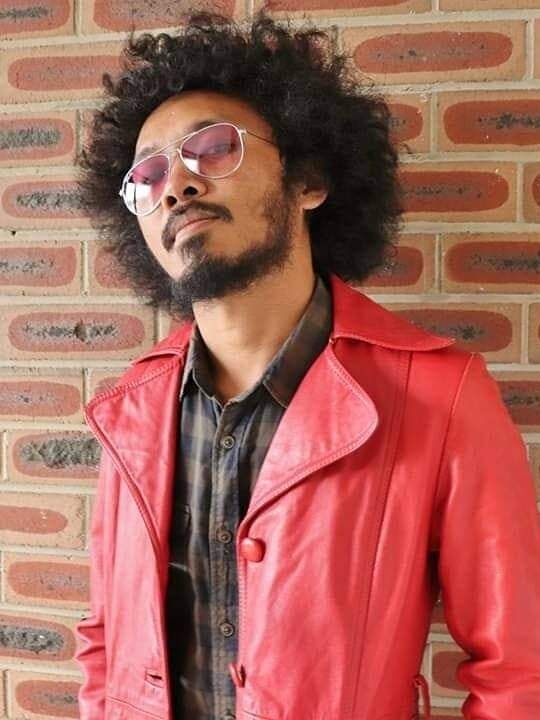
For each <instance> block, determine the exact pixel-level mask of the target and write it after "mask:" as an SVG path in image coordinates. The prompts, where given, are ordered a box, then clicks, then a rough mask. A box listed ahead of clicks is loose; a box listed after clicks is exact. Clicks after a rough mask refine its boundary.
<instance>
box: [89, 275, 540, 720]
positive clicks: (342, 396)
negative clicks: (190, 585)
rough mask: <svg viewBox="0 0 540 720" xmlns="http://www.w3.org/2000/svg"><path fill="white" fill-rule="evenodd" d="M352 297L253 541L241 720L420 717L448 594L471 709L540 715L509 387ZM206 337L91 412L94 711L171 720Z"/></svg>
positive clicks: (341, 303) (285, 430)
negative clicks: (191, 421)
mask: <svg viewBox="0 0 540 720" xmlns="http://www.w3.org/2000/svg"><path fill="white" fill-rule="evenodd" d="M331 285H332V296H333V304H334V326H333V330H332V334H331V338H330V341H329V343H328V345H327V347H326V348H325V350H324V351H323V352H322V353H321V355H320V356H319V357H318V358H317V360H316V361H315V363H314V364H313V365H312V367H311V368H310V370H309V371H308V373H307V374H306V376H305V377H304V379H303V381H302V383H301V384H300V386H299V388H298V390H297V392H296V394H295V395H294V397H293V400H292V402H291V404H290V406H289V407H288V409H287V411H286V413H285V415H284V417H283V419H282V421H281V423H280V425H279V427H278V430H277V432H276V434H275V436H274V438H273V441H272V444H271V446H270V449H269V451H268V454H267V456H266V458H265V461H264V465H263V467H262V469H261V472H260V476H259V477H258V480H257V483H256V487H255V490H254V493H253V496H252V499H251V503H250V506H249V510H248V512H247V515H246V516H245V518H244V519H243V521H242V523H241V524H240V526H239V528H238V531H237V537H236V543H237V545H236V548H237V557H238V573H239V594H240V598H239V615H240V617H239V626H240V627H239V650H238V657H237V658H236V661H235V663H233V664H232V666H231V674H232V676H233V679H234V681H235V683H236V685H237V718H238V720H257V719H258V718H259V719H261V720H410V719H411V718H413V717H416V716H417V715H416V714H417V712H418V696H419V686H420V688H424V690H427V688H426V686H425V684H424V683H423V678H422V676H419V674H418V672H419V667H420V664H421V660H422V655H423V650H424V646H425V643H426V638H427V633H428V629H429V622H430V615H431V611H432V607H433V604H434V601H435V599H436V596H437V593H438V590H439V587H440V588H441V590H442V597H443V605H444V608H445V611H446V618H447V623H448V626H449V629H450V631H451V633H452V635H453V637H454V638H455V640H456V642H458V643H459V644H460V645H461V646H462V647H463V648H464V649H465V651H466V652H467V653H468V655H469V656H470V659H468V660H466V661H464V662H462V663H461V665H460V667H459V670H458V678H459V680H460V681H461V683H463V684H464V685H465V686H466V687H467V688H468V690H469V695H468V697H467V700H466V702H465V703H464V706H463V714H464V716H465V718H467V719H468V720H480V719H481V720H538V718H540V524H539V520H538V513H537V509H536V503H535V495H534V489H533V482H532V478H531V475H530V472H529V469H528V464H527V459H526V454H525V450H524V446H523V443H522V440H521V437H520V435H519V433H518V432H517V430H516V428H515V427H514V425H513V424H512V422H511V420H510V418H509V415H508V413H507V411H506V408H505V407H504V405H503V404H502V402H501V400H500V396H499V392H498V388H497V385H496V383H495V382H494V380H493V379H492V378H491V376H490V375H489V374H488V373H487V371H486V368H485V363H484V361H483V359H482V357H481V356H479V355H476V354H471V353H467V352H464V351H461V350H458V349H456V348H455V347H452V341H451V340H448V339H444V338H441V337H438V336H435V335H431V334H429V333H426V332H424V331H422V330H420V329H417V328H416V327H414V326H413V325H411V324H410V323H408V322H406V321H405V320H403V319H402V318H400V317H399V316H397V315H395V314H394V313H392V312H389V311H388V310H386V309H384V308H383V307H381V306H380V305H378V304H376V303H375V302H373V301H372V300H370V299H369V298H367V297H366V296H365V295H363V294H361V293H359V292H357V291H355V290H352V289H351V288H349V287H348V286H347V285H345V284H344V283H343V282H342V281H340V280H339V279H338V278H337V277H332V279H331ZM189 335H190V327H189V326H184V327H183V328H182V329H180V330H179V331H177V332H176V333H173V334H172V335H171V336H169V337H168V338H167V339H166V340H164V341H163V342H161V343H160V344H159V345H157V346H156V347H155V348H154V350H153V351H151V352H150V353H148V354H147V355H146V356H144V357H142V358H141V359H139V360H138V361H137V362H135V363H134V364H133V365H132V367H131V368H130V369H129V370H128V371H127V373H126V374H125V376H124V377H123V379H122V380H121V381H120V383H119V384H118V386H117V387H115V388H114V389H112V390H110V391H108V392H106V393H104V394H102V395H100V396H99V397H97V398H96V399H94V400H93V401H92V402H91V403H90V405H89V406H88V408H87V420H88V422H89V424H90V426H91V427H92V429H93V431H94V433H95V434H96V436H97V437H98V438H99V440H100V442H101V443H102V445H103V448H104V453H103V459H102V468H101V473H100V480H99V486H98V492H97V496H96V501H95V506H94V510H93V517H92V528H91V553H92V575H91V615H90V616H89V617H88V618H87V619H85V620H83V621H81V622H80V623H79V625H78V628H77V634H78V639H79V648H78V651H77V655H76V657H77V659H78V661H79V663H80V664H81V666H82V668H83V670H84V673H85V676H86V679H85V682H84V683H83V686H82V688H81V691H80V696H79V703H80V712H81V719H82V720H101V719H102V718H106V720H128V719H129V720H132V719H133V720H148V719H149V718H163V719H165V720H171V711H170V679H169V677H168V673H167V658H166V643H165V638H164V618H163V598H164V592H165V588H166V583H167V565H168V531H169V525H170V507H171V489H172V482H173V473H174V464H175V451H176V442H175V438H176V433H177V418H178V391H179V387H180V380H181V376H182V368H183V361H184V357H185V352H186V349H187V344H188V340H189ZM423 700H424V705H427V704H428V694H427V691H426V692H425V693H424V697H423ZM427 714H428V716H429V708H427Z"/></svg>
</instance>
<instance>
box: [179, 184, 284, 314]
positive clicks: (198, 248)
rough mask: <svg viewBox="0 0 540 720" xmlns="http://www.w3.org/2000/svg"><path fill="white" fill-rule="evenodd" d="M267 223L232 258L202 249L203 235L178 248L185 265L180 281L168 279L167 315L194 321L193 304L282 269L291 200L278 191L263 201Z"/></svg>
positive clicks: (266, 196)
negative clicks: (257, 238)
mask: <svg viewBox="0 0 540 720" xmlns="http://www.w3.org/2000/svg"><path fill="white" fill-rule="evenodd" d="M262 214H263V217H264V218H265V219H266V220H267V221H268V226H267V231H266V234H265V237H264V240H263V242H262V243H260V244H258V245H256V246H255V247H251V248H248V249H247V250H244V251H243V252H241V253H240V254H239V255H237V256H236V257H227V256H223V255H222V256H219V255H217V256H213V255H210V254H208V253H207V252H206V251H205V250H204V246H205V239H206V233H204V232H202V233H198V234H195V235H193V236H192V237H190V238H189V239H188V240H187V241H186V242H185V243H184V245H183V246H182V255H183V256H184V258H185V259H186V261H187V260H188V259H189V262H188V263H187V265H186V269H185V271H184V273H183V275H182V277H181V278H178V279H173V278H169V285H170V302H169V312H170V314H171V315H172V316H173V318H175V319H178V320H180V321H181V322H186V321H187V322H192V321H193V320H194V314H193V303H195V302H209V301H212V300H218V299H220V298H224V297H226V296H227V295H230V294H231V293H238V292H242V291H244V290H247V289H248V288H249V287H250V286H251V285H252V284H253V283H255V282H257V280H260V279H262V278H264V277H267V276H268V275H270V274H272V273H276V272H279V271H280V270H283V268H284V267H285V266H286V264H287V261H288V259H289V258H290V255H291V252H292V245H293V243H292V220H293V201H292V198H289V197H287V195H284V194H283V191H282V189H281V188H280V189H279V190H274V191H270V192H268V193H267V194H266V195H265V197H264V201H263V213H262Z"/></svg>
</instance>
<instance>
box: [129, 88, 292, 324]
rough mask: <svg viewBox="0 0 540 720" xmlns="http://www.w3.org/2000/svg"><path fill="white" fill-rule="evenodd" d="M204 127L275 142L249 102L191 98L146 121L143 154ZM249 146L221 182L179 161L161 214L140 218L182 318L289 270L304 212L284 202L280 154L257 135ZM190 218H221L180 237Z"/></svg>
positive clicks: (173, 101) (196, 94) (172, 102)
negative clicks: (197, 304) (231, 127)
mask: <svg viewBox="0 0 540 720" xmlns="http://www.w3.org/2000/svg"><path fill="white" fill-rule="evenodd" d="M202 120H208V121H212V122H219V121H226V122H232V123H234V124H235V125H237V126H238V127H245V128H246V129H248V130H251V131H252V132H254V133H256V134H257V135H260V136H262V137H263V138H267V139H268V140H272V133H271V128H270V126H269V125H268V124H267V123H266V122H265V121H264V120H263V119H262V118H261V117H260V116H259V115H258V114H257V113H256V112H255V111H254V110H253V109H251V108H250V107H249V106H248V105H246V104H245V103H243V102H242V101H240V100H237V99H236V98H233V97H230V96H227V95H222V94H218V93H214V92H208V91H190V92H186V93H182V94H181V95H179V96H176V97H173V98H170V99H168V100H167V101H166V102H164V103H163V104H162V105H160V106H159V107H158V108H157V109H156V110H154V112H153V113H152V114H151V115H150V116H149V117H148V118H147V119H146V121H145V123H144V125H143V127H142V128H141V131H140V133H139V137H138V140H137V146H136V153H137V154H138V153H140V152H141V151H143V153H144V148H145V147H146V146H150V145H152V144H158V145H159V147H162V146H164V145H166V144H168V143H171V142H173V141H175V140H177V139H178V138H180V137H182V136H183V135H186V134H187V133H188V132H189V130H188V128H189V127H190V126H191V125H193V124H194V123H197V122H200V121H202ZM208 124H210V122H208ZM244 141H245V155H244V159H243V162H242V164H241V165H240V167H239V168H238V169H237V170H236V171H235V172H234V173H233V174H232V175H229V176H228V177H225V178H221V179H217V180H213V179H208V178H203V177H199V176H197V175H194V174H193V173H191V172H189V170H187V168H186V167H185V166H184V165H183V163H182V161H181V160H180V158H179V157H178V156H177V155H174V154H173V155H172V158H173V160H172V165H171V171H170V175H169V178H168V181H167V183H166V185H165V187H164V192H163V195H162V197H161V201H160V203H159V205H158V207H157V208H156V209H155V210H154V212H152V213H151V214H150V215H147V216H143V217H139V218H138V222H139V226H140V228H141V231H142V234H143V236H144V238H145V240H146V243H147V244H148V247H149V248H150V250H151V252H152V253H153V255H154V256H155V258H156V259H157V261H158V262H159V264H160V265H161V266H162V267H163V269H164V270H165V271H166V273H167V274H168V275H169V276H170V277H171V279H172V283H171V284H172V291H173V297H174V311H175V313H176V314H178V315H179V316H181V317H182V316H183V317H184V318H190V317H191V306H192V303H193V302H194V301H204V300H213V299H217V298H221V297H225V296H226V295H228V294H229V293H231V292H233V291H239V290H243V289H245V288H247V287H248V286H249V285H250V284H251V283H252V282H254V281H255V280H257V279H259V278H262V277H264V276H266V275H268V274H269V273H271V272H272V271H276V270H278V269H280V268H282V267H283V266H284V264H285V263H286V261H287V259H288V258H289V256H290V252H291V248H292V242H293V236H294V235H295V233H296V232H297V231H298V228H299V225H300V223H301V219H302V214H303V211H302V209H301V208H300V207H299V206H298V203H297V202H296V201H295V198H294V197H293V196H292V195H290V196H289V197H287V196H286V195H285V194H284V190H283V188H282V164H281V160H280V157H279V153H278V149H277V147H276V146H275V145H272V144H269V143H267V142H264V141H263V140H260V139H259V138H256V137H254V136H253V135H250V134H248V135H247V136H245V137H244ZM186 211H190V212H195V213H196V212H200V213H201V214H204V213H212V214H214V215H216V217H215V218H212V219H208V220H205V221H203V222H202V223H201V224H197V223H194V224H193V226H192V227H190V226H189V225H188V226H187V227H185V228H184V229H182V230H181V231H180V232H176V229H177V228H178V221H179V220H180V219H181V218H182V217H183V216H184V214H185V213H186Z"/></svg>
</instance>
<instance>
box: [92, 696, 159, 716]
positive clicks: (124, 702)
mask: <svg viewBox="0 0 540 720" xmlns="http://www.w3.org/2000/svg"><path fill="white" fill-rule="evenodd" d="M105 697H106V699H108V700H112V701H113V702H117V703H120V704H121V705H125V706H126V707H129V708H133V709H134V710H136V711H137V712H139V713H142V714H143V715H148V717H151V718H157V720H161V718H162V716H161V715H156V714H155V713H151V712H148V710H142V709H141V708H140V707H137V706H136V705H133V703H130V702H127V701H126V700H121V699H120V698H117V697H115V696H114V695H106V696H105Z"/></svg>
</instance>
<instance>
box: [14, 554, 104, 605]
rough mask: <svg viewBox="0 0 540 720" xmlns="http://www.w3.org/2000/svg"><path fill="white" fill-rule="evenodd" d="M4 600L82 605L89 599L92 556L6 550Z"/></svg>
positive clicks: (32, 603)
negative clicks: (62, 555)
mask: <svg viewBox="0 0 540 720" xmlns="http://www.w3.org/2000/svg"><path fill="white" fill-rule="evenodd" d="M4 567H5V578H6V592H5V600H6V601H7V602H11V603H22V604H25V605H39V606H56V607H65V608H83V609H85V608H86V607H87V606H88V603H89V584H90V577H89V569H90V568H89V560H87V559H86V558H84V559H82V558H81V559H80V560H79V558H77V562H74V561H73V560H72V559H71V558H68V557H59V556H56V555H39V556H34V555H28V554H14V553H4Z"/></svg>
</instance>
